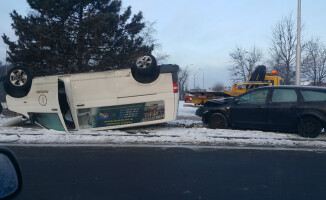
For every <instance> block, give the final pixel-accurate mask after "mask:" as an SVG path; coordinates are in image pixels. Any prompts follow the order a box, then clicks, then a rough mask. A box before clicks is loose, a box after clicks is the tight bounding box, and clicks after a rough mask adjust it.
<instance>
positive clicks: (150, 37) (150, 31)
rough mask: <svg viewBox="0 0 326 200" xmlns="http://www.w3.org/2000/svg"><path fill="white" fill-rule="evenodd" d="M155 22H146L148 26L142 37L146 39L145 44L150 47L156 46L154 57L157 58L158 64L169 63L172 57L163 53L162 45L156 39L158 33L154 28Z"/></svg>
mask: <svg viewBox="0 0 326 200" xmlns="http://www.w3.org/2000/svg"><path fill="white" fill-rule="evenodd" d="M154 26H155V22H146V26H145V28H144V30H143V31H142V37H143V38H144V42H143V43H144V44H146V45H148V46H154V51H153V55H154V56H155V58H156V61H157V63H158V64H162V63H164V62H167V60H168V58H169V57H170V56H169V55H168V54H167V53H165V52H163V51H162V44H160V43H158V41H157V39H156V38H155V37H154V36H155V35H156V34H157V31H156V30H155V28H154Z"/></svg>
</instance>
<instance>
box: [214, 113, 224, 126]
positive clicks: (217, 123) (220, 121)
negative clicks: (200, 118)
mask: <svg viewBox="0 0 326 200" xmlns="http://www.w3.org/2000/svg"><path fill="white" fill-rule="evenodd" d="M215 127H216V128H224V120H223V118H222V117H221V116H217V117H216V119H215Z"/></svg>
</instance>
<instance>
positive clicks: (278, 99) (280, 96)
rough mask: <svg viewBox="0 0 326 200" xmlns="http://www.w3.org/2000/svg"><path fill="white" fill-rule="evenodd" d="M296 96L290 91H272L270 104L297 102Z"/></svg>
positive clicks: (293, 91)
mask: <svg viewBox="0 0 326 200" xmlns="http://www.w3.org/2000/svg"><path fill="white" fill-rule="evenodd" d="M297 100H298V96H297V93H296V92H295V90H292V89H274V92H273V97H272V103H283V102H297Z"/></svg>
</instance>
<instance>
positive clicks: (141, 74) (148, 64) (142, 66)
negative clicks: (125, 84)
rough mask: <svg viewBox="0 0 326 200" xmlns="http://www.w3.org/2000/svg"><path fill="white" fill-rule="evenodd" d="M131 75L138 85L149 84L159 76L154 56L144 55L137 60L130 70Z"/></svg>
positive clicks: (158, 68)
mask: <svg viewBox="0 0 326 200" xmlns="http://www.w3.org/2000/svg"><path fill="white" fill-rule="evenodd" d="M131 72H132V75H133V77H134V79H135V80H136V81H138V82H139V83H151V82H153V81H155V80H156V79H157V78H158V77H159V75H160V67H159V66H157V62H156V59H155V57H154V56H152V55H144V56H141V57H139V58H138V59H137V61H136V63H135V64H134V66H133V67H132V68H131Z"/></svg>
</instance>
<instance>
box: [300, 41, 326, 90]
mask: <svg viewBox="0 0 326 200" xmlns="http://www.w3.org/2000/svg"><path fill="white" fill-rule="evenodd" d="M301 73H302V77H303V78H305V79H306V80H308V81H312V82H313V85H318V86H319V85H322V83H323V81H324V79H325V77H326V47H325V45H324V44H323V43H322V42H321V41H320V39H319V38H312V39H310V40H309V41H308V42H307V43H306V44H305V51H304V55H303V60H302V68H301Z"/></svg>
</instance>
